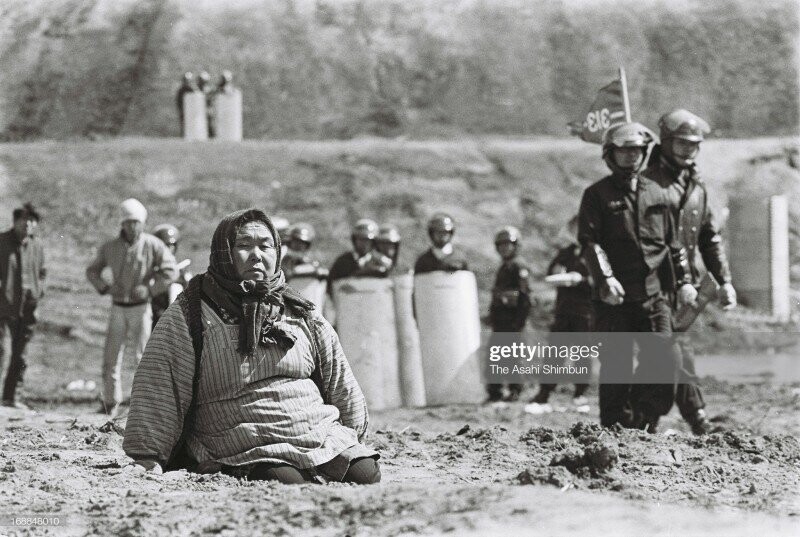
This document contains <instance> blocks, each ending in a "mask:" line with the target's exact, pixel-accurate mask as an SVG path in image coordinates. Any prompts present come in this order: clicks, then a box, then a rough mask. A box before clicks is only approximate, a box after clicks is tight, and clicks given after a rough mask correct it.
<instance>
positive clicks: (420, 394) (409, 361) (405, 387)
mask: <svg viewBox="0 0 800 537" xmlns="http://www.w3.org/2000/svg"><path fill="white" fill-rule="evenodd" d="M392 280H393V281H394V316H395V322H396V323H397V352H398V356H399V360H400V392H401V394H402V396H403V406H405V407H420V406H425V382H424V375H423V372H422V354H421V351H420V347H419V331H418V330H417V321H416V320H415V319H414V305H413V298H412V295H413V293H414V275H413V274H410V273H409V274H401V275H399V276H394V277H393V278H392Z"/></svg>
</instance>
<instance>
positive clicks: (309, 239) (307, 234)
mask: <svg viewBox="0 0 800 537" xmlns="http://www.w3.org/2000/svg"><path fill="white" fill-rule="evenodd" d="M315 237H316V233H315V232H314V226H312V225H311V224H308V223H306V222H300V223H298V224H295V225H293V226H292V228H291V230H290V231H289V235H288V241H287V242H288V244H287V245H286V246H287V247H286V249H285V250H284V252H285V253H283V254H282V257H281V269H283V273H284V275H285V276H286V281H287V282H289V281H291V279H292V278H294V277H295V276H311V277H315V278H317V279H319V280H324V279H326V278H327V277H328V270H327V269H325V268H322V267H320V266H319V261H317V260H315V259H314V258H313V257H312V256H311V255H309V253H308V251H309V250H310V249H311V245H312V243H313V242H314V238H315Z"/></svg>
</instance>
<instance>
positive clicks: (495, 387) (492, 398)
mask: <svg viewBox="0 0 800 537" xmlns="http://www.w3.org/2000/svg"><path fill="white" fill-rule="evenodd" d="M519 239H520V232H519V230H518V229H517V228H515V227H513V226H506V227H504V228H503V229H501V230H500V231H499V232H498V233H497V234H496V235H495V237H494V246H495V248H496V249H497V253H498V254H500V257H501V258H502V260H503V261H502V263H501V264H500V268H499V269H497V276H496V277H495V280H494V287H493V288H492V302H491V304H490V306H489V324H490V325H491V326H492V336H493V337H494V338H497V335H496V334H503V336H502V337H503V338H511V339H513V340H514V341H501V340H499V339H498V340H497V344H506V345H507V344H509V343H512V342H515V341H519V340H520V337H519V335H520V332H522V330H524V328H525V324H526V323H527V321H528V314H529V313H530V311H531V298H530V283H529V282H528V278H529V277H530V269H529V268H528V264H527V263H526V262H525V261H522V260H520V259H519V258H518V257H517V249H518V243H519ZM519 342H521V341H519ZM489 346H490V347H491V346H492V345H491V344H490V345H489ZM523 388H524V385H523V384H509V385H508V395H506V396H505V400H506V401H517V400H519V395H520V393H522V390H523ZM486 389H487V391H488V393H489V397H488V399H487V402H490V403H492V402H496V401H501V400H502V399H503V385H502V384H488V385H487V386H486Z"/></svg>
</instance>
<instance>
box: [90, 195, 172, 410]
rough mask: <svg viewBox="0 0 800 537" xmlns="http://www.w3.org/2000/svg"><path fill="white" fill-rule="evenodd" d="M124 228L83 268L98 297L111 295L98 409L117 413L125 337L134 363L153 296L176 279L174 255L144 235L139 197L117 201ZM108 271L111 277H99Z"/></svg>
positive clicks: (149, 322) (147, 335)
mask: <svg viewBox="0 0 800 537" xmlns="http://www.w3.org/2000/svg"><path fill="white" fill-rule="evenodd" d="M120 213H121V216H120V221H121V223H122V230H121V232H120V234H119V236H118V237H116V238H114V239H111V240H110V241H108V242H106V243H105V244H103V245H102V246H101V247H100V249H99V250H98V251H97V257H96V258H95V260H94V261H93V262H92V264H91V265H89V267H88V268H87V269H86V277H87V278H88V279H89V282H91V284H92V285H93V286H94V288H95V289H97V292H98V293H100V294H101V295H105V294H110V295H111V300H112V306H111V314H110V316H109V319H108V333H107V334H106V344H105V349H104V351H103V401H102V406H101V407H100V412H101V413H105V414H109V415H111V416H115V415H116V414H117V413H118V412H119V405H120V403H121V402H122V382H121V380H120V370H121V368H122V358H123V356H124V355H125V344H126V342H127V340H128V338H129V337H130V338H132V339H133V340H134V341H136V363H137V364H138V363H139V360H140V359H141V358H142V353H143V352H144V347H145V344H146V343H147V340H148V339H149V338H150V331H151V327H152V317H153V314H152V310H151V307H150V301H151V299H152V297H153V296H156V295H159V294H161V293H164V292H166V291H167V290H168V289H169V285H170V284H171V283H172V282H173V281H174V280H175V278H176V277H177V273H176V270H175V258H174V257H173V255H172V253H171V252H170V251H169V248H168V247H167V245H165V244H164V243H163V242H162V241H161V239H159V238H158V237H155V236H153V235H150V234H148V233H144V231H143V230H144V223H145V221H146V220H147V210H146V209H145V208H144V205H142V204H141V203H140V202H139V201H138V200H136V199H134V198H130V199H126V200H125V201H123V202H122V204H121V205H120ZM105 267H109V268H110V269H111V273H112V278H113V281H112V282H111V283H109V282H107V281H106V280H105V279H103V277H102V276H101V273H102V271H103V269H104V268H105Z"/></svg>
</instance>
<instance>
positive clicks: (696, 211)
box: [644, 157, 731, 285]
mask: <svg viewBox="0 0 800 537" xmlns="http://www.w3.org/2000/svg"><path fill="white" fill-rule="evenodd" d="M644 175H645V176H647V177H649V178H650V179H652V180H654V181H655V182H657V183H658V184H659V185H661V187H662V188H664V189H666V191H667V196H668V198H669V202H670V207H671V209H672V215H673V219H674V220H675V222H676V223H677V226H678V232H677V237H678V240H679V241H680V243H681V244H682V245H683V246H684V247H685V248H686V254H687V257H688V261H689V268H690V272H691V276H692V280H693V281H694V282H697V280H698V277H699V270H698V268H697V254H698V251H699V253H700V256H701V257H702V259H703V264H704V265H705V267H706V269H708V271H709V272H710V273H711V275H712V276H714V279H715V280H717V282H718V283H719V284H720V285H721V284H725V283H730V281H731V271H730V267H729V265H728V259H727V257H726V256H725V250H724V249H723V247H722V237H721V236H720V234H719V228H718V227H717V223H716V221H715V218H714V213H713V211H712V209H711V206H710V205H709V204H708V191H707V190H706V187H705V185H704V184H703V182H702V181H701V180H700V178H699V176H698V174H697V171H696V170H695V169H694V168H691V169H688V170H681V169H678V168H675V167H673V166H672V165H671V164H670V163H669V162H667V161H666V160H665V159H664V158H663V157H660V158H651V160H650V166H649V167H648V168H647V170H646V171H645V172H644Z"/></svg>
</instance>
